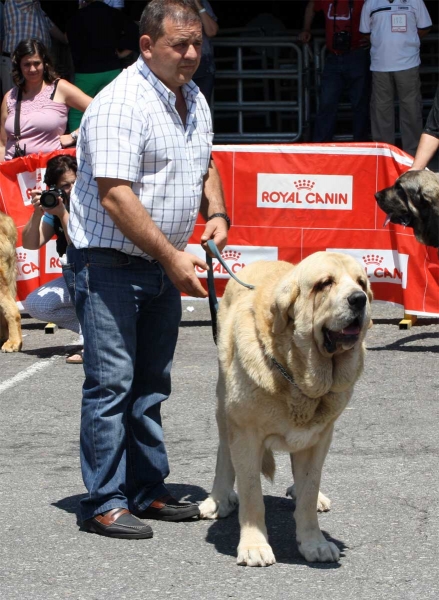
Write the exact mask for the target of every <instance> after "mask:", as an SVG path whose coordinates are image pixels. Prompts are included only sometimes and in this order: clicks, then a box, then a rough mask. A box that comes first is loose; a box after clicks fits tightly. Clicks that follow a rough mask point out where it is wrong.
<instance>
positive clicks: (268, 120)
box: [212, 37, 306, 142]
mask: <svg viewBox="0 0 439 600" xmlns="http://www.w3.org/2000/svg"><path fill="white" fill-rule="evenodd" d="M214 45H215V62H216V67H217V72H216V83H215V90H214V98H213V109H212V113H213V119H214V122H215V131H216V132H217V133H216V134H215V141H216V142H237V141H239V142H257V141H265V142H267V141H271V142H295V141H297V140H299V139H300V138H301V137H302V134H303V119H304V115H305V114H306V111H305V110H304V107H303V102H304V91H303V57H302V48H301V47H300V46H299V45H298V44H296V43H294V42H292V41H288V40H285V38H284V39H279V38H267V37H265V38H263V39H261V38H260V37H254V38H252V37H250V38H249V37H246V38H242V37H239V38H229V39H227V38H217V39H215V41H214Z"/></svg>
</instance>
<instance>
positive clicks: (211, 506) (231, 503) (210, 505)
mask: <svg viewBox="0 0 439 600" xmlns="http://www.w3.org/2000/svg"><path fill="white" fill-rule="evenodd" d="M237 506H238V495H237V494H236V492H234V491H231V492H230V493H229V495H228V497H227V498H226V500H220V501H217V500H214V499H213V498H212V496H209V497H208V498H206V500H204V502H202V503H201V504H200V506H199V508H200V518H201V519H223V518H224V517H227V516H228V515H230V513H232V512H233V511H234V510H235V508H236V507H237Z"/></svg>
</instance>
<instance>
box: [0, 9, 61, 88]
mask: <svg viewBox="0 0 439 600" xmlns="http://www.w3.org/2000/svg"><path fill="white" fill-rule="evenodd" d="M4 28H5V30H4V40H3V45H2V49H1V56H0V75H1V83H2V88H3V94H6V92H7V91H9V90H10V89H11V87H12V86H13V85H14V82H13V81H12V63H11V55H12V53H13V52H14V50H15V48H16V47H17V45H18V43H19V42H21V40H25V39H28V38H36V39H37V40H40V41H41V42H42V43H43V44H44V45H45V46H46V48H50V46H51V37H53V38H55V39H57V40H58V41H60V42H62V43H63V44H66V43H67V40H66V37H65V35H64V34H63V32H62V31H61V30H60V29H59V28H58V27H57V26H56V25H55V23H53V22H52V21H51V20H50V19H49V17H48V16H47V15H46V13H45V12H44V10H43V9H42V8H41V5H40V2H39V0H5V5H4Z"/></svg>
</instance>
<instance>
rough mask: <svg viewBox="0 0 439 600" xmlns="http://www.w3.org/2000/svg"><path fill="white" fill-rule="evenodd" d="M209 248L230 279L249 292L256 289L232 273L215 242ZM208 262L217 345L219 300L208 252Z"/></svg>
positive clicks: (208, 286) (211, 309) (210, 297)
mask: <svg viewBox="0 0 439 600" xmlns="http://www.w3.org/2000/svg"><path fill="white" fill-rule="evenodd" d="M207 246H208V248H209V250H210V251H211V253H212V254H213V255H214V257H215V258H216V259H217V260H218V261H219V263H220V264H221V266H223V267H224V269H225V270H226V271H227V273H228V274H229V275H230V277H233V279H234V280H235V281H237V282H238V283H239V284H240V285H243V286H244V287H246V288H248V289H249V290H254V289H255V286H254V285H251V284H250V283H244V282H243V281H241V280H240V279H238V277H236V275H235V274H234V273H232V271H231V270H230V269H229V267H228V265H227V264H226V262H225V261H224V260H223V258H222V256H221V254H220V251H219V250H218V248H217V246H216V244H215V242H214V241H213V240H209V241H208V242H207ZM206 262H207V265H208V267H209V270H208V271H207V289H208V291H209V308H210V316H211V319H212V335H213V341H214V342H215V344H216V338H217V331H218V327H217V313H218V298H217V297H216V292H215V283H214V276H213V263H212V257H211V256H210V254H209V253H208V252H206Z"/></svg>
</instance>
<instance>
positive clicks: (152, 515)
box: [136, 494, 200, 521]
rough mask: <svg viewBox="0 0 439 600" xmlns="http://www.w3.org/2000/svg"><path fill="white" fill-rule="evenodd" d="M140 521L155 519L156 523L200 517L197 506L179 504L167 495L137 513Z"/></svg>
mask: <svg viewBox="0 0 439 600" xmlns="http://www.w3.org/2000/svg"><path fill="white" fill-rule="evenodd" d="M136 515H137V516H138V517H139V518H140V519H155V520H157V521H186V520H187V519H192V518H193V517H199V516H200V509H199V508H198V504H192V503H191V502H179V501H178V500H176V499H175V498H173V497H172V496H170V495H169V494H168V495H167V496H162V497H161V498H157V500H154V502H152V504H150V505H149V506H148V508H147V509H145V510H143V511H141V512H137V513H136Z"/></svg>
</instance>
